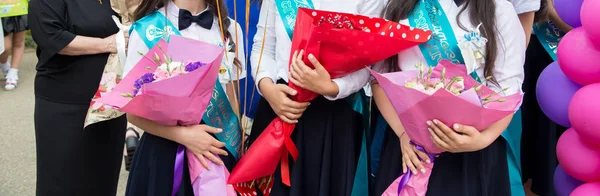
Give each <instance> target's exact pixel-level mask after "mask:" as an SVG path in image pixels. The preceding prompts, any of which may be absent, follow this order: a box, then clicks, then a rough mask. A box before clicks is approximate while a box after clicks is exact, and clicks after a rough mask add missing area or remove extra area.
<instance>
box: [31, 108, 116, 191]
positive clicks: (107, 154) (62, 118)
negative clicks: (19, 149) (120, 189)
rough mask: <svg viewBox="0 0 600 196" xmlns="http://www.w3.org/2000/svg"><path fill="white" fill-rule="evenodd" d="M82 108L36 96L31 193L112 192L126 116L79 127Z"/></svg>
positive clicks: (81, 122)
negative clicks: (34, 170) (34, 173)
mask: <svg viewBox="0 0 600 196" xmlns="http://www.w3.org/2000/svg"><path fill="white" fill-rule="evenodd" d="M88 107H89V105H77V104H66V103H58V102H53V101H49V100H46V99H43V98H39V97H36V99H35V114H34V118H35V119H34V122H35V138H36V140H35V141H36V154H37V182H36V195H38V196H44V195H48V196H54V195H90V196H94V195H98V196H106V195H115V194H117V184H118V181H119V172H120V169H121V160H122V159H123V145H124V140H125V129H126V128H127V127H126V126H127V121H126V119H125V117H124V116H123V117H120V118H116V119H112V120H108V121H104V122H100V123H96V124H93V125H90V126H88V127H87V128H85V129H83V123H84V120H85V116H86V114H87V111H88Z"/></svg>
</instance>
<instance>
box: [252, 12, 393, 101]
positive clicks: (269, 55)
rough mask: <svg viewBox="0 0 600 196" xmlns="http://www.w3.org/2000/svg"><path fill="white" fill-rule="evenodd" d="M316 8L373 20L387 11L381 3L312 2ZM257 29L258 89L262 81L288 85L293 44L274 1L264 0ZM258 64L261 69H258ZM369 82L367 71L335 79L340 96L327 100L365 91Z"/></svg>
mask: <svg viewBox="0 0 600 196" xmlns="http://www.w3.org/2000/svg"><path fill="white" fill-rule="evenodd" d="M313 4H314V7H315V8H316V9H320V10H328V11H336V12H344V13H357V14H361V15H366V16H374V17H379V15H380V14H381V12H382V10H383V7H384V4H383V1H382V0H313ZM267 15H268V16H267ZM265 28H266V36H265ZM256 29H257V30H256V35H255V36H254V44H253V45H252V55H251V56H250V62H251V65H252V76H253V77H254V80H255V81H256V85H257V89H258V82H259V81H260V80H261V79H263V78H270V79H271V80H273V82H277V80H279V79H283V80H285V81H287V80H288V74H289V70H288V63H289V58H290V50H291V45H292V41H291V39H290V38H289V36H288V34H287V32H286V29H285V26H284V25H283V22H282V20H281V17H280V15H279V11H277V7H276V6H275V3H274V2H273V0H265V1H264V2H263V4H262V7H261V9H260V16H259V18H258V23H257V25H256ZM263 37H264V38H265V40H264V44H265V45H264V51H263V55H262V58H261V57H260V53H261V48H262V47H263V46H262V42H263ZM259 60H260V68H259V67H258V64H259V63H258V62H259ZM368 80H369V72H368V71H367V70H366V69H362V70H360V71H357V72H354V73H351V74H349V75H347V76H344V77H342V78H336V79H333V81H334V82H335V83H336V84H337V85H338V87H339V93H338V95H337V96H336V97H329V96H325V98H327V99H329V100H337V99H342V98H345V97H347V96H349V95H350V94H352V93H354V92H357V91H358V90H360V89H361V88H363V87H364V86H365V85H366V84H367V82H368ZM259 92H260V91H259Z"/></svg>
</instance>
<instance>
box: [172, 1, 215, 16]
mask: <svg viewBox="0 0 600 196" xmlns="http://www.w3.org/2000/svg"><path fill="white" fill-rule="evenodd" d="M209 9H210V7H209V6H208V5H207V6H206V8H204V10H202V11H201V12H200V13H198V14H197V15H200V14H202V13H203V12H205V11H206V10H209ZM166 10H167V14H169V15H171V16H174V17H177V18H178V17H179V10H180V8H179V7H177V5H175V3H174V2H173V1H169V4H167V6H166ZM197 15H196V16H197Z"/></svg>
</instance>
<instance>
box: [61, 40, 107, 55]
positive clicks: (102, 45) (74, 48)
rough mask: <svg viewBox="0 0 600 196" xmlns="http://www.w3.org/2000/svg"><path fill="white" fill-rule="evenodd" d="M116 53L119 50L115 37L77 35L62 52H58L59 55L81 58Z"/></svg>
mask: <svg viewBox="0 0 600 196" xmlns="http://www.w3.org/2000/svg"><path fill="white" fill-rule="evenodd" d="M115 52H117V48H116V41H115V36H114V35H112V36H110V37H107V38H95V37H86V36H81V35H77V36H75V39H73V41H71V42H70V43H69V44H68V45H67V46H65V47H64V48H63V49H62V50H60V51H58V54H62V55H69V56H79V55H90V54H102V53H115Z"/></svg>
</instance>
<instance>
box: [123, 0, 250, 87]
mask: <svg viewBox="0 0 600 196" xmlns="http://www.w3.org/2000/svg"><path fill="white" fill-rule="evenodd" d="M167 9H168V11H167V14H165V8H164V7H163V8H160V9H159V10H158V11H159V12H160V13H162V14H165V15H166V16H167V18H168V19H169V21H171V23H173V26H175V27H179V25H178V24H179V8H178V7H177V5H175V3H173V1H170V3H169V5H168V6H167ZM204 11H206V10H204ZM218 20H219V19H218V17H215V18H214V21H213V25H212V27H211V29H210V30H208V29H205V28H203V27H201V26H200V25H198V24H196V23H192V25H191V26H190V27H188V28H187V29H184V30H182V31H180V33H181V36H183V37H186V38H190V39H194V40H199V41H203V42H206V43H212V44H215V45H219V46H223V41H222V39H221V31H220V27H219V21H218ZM230 20H231V25H230V26H229V28H228V31H229V32H230V33H231V37H232V41H234V42H235V41H236V40H237V44H236V47H237V51H238V54H237V58H238V59H239V60H240V62H241V67H242V70H240V71H241V72H240V74H239V76H238V74H237V72H238V68H237V66H235V65H233V63H232V62H233V58H234V57H235V53H234V52H228V54H227V57H228V58H229V59H225V55H223V62H224V64H225V65H226V68H227V72H225V73H220V74H219V82H221V85H222V86H223V89H225V85H226V84H227V83H228V82H229V81H230V80H231V79H233V80H238V79H242V78H244V77H246V70H245V67H246V65H245V57H244V36H243V35H244V33H243V32H242V28H241V27H240V25H239V24H238V23H237V22H235V21H234V20H232V19H230ZM234 28H237V34H238V35H239V38H237V39H236V35H235V29H234ZM149 50H150V49H148V47H147V46H146V44H145V43H144V41H143V40H142V39H141V38H140V35H139V34H138V32H136V31H135V30H133V31H132V32H131V35H129V46H128V51H127V61H126V62H125V66H124V68H123V75H126V74H127V73H128V72H129V71H130V70H131V69H132V68H133V67H134V66H135V64H137V63H138V62H139V61H140V60H141V59H142V57H143V56H142V55H140V54H138V52H141V53H142V54H145V53H146V52H148V51H149ZM198 52H202V51H198ZM238 77H239V78H238Z"/></svg>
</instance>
